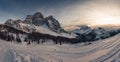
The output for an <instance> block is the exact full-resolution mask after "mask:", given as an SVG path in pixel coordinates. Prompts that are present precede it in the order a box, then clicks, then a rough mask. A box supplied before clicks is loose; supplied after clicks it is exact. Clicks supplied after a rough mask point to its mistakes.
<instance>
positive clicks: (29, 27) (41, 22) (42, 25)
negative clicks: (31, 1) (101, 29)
mask: <svg viewBox="0 0 120 62" xmlns="http://www.w3.org/2000/svg"><path fill="white" fill-rule="evenodd" d="M5 25H7V26H11V27H14V28H16V29H19V30H22V31H25V32H40V33H44V34H50V35H54V36H64V37H71V38H73V37H75V36H73V35H70V34H69V33H67V32H66V31H65V30H64V29H63V28H62V27H61V25H60V23H59V22H58V20H56V19H55V18H54V17H53V16H48V17H43V15H42V14H41V13H40V12H36V13H35V14H33V15H27V16H26V18H25V20H23V21H22V20H12V19H8V20H7V21H6V22H5Z"/></svg>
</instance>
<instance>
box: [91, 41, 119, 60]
mask: <svg viewBox="0 0 120 62" xmlns="http://www.w3.org/2000/svg"><path fill="white" fill-rule="evenodd" d="M118 41H120V39H119V40H118ZM119 47H120V43H118V44H117V45H116V47H114V48H113V49H112V50H111V51H110V52H108V53H107V54H106V55H103V56H101V57H99V58H97V59H94V60H92V61H90V62H104V61H106V60H108V59H109V58H111V57H113V56H114V55H115V54H117V53H118V52H119V51H120V48H119Z"/></svg>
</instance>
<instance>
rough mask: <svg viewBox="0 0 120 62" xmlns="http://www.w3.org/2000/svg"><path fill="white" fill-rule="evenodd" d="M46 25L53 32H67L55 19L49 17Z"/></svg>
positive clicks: (46, 19)
mask: <svg viewBox="0 0 120 62" xmlns="http://www.w3.org/2000/svg"><path fill="white" fill-rule="evenodd" d="M44 21H45V24H46V25H47V26H48V27H49V28H50V29H51V30H52V31H55V32H57V33H61V32H65V31H64V30H63V29H62V27H61V26H60V23H59V22H58V21H57V20H56V19H55V18H54V17H53V16H48V17H46V18H45V20H44Z"/></svg>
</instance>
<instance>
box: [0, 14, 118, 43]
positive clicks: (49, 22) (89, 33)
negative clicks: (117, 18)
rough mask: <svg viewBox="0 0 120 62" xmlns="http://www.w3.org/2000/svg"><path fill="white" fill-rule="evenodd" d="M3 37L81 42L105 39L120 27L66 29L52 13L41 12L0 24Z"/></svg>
mask: <svg viewBox="0 0 120 62" xmlns="http://www.w3.org/2000/svg"><path fill="white" fill-rule="evenodd" d="M0 26H1V27H0V35H1V37H0V38H1V39H3V40H7V41H15V42H27V43H28V44H31V43H34V42H35V43H38V44H39V43H46V42H52V43H54V44H58V43H59V44H62V43H69V44H74V43H80V42H89V41H95V40H100V39H105V38H108V37H111V36H114V35H116V34H118V33H120V29H111V30H107V29H106V28H103V27H97V28H91V27H89V26H87V25H79V26H77V28H76V29H73V30H71V31H65V30H64V29H63V28H62V27H61V25H60V23H59V22H58V20H56V19H55V18H54V17H53V16H52V15H50V16H48V17H44V16H43V15H42V14H41V12H36V13H35V14H33V15H27V16H26V18H25V20H23V21H22V20H12V19H8V20H7V21H6V22H5V23H4V24H2V25H0Z"/></svg>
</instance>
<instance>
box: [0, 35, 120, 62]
mask: <svg viewBox="0 0 120 62" xmlns="http://www.w3.org/2000/svg"><path fill="white" fill-rule="evenodd" d="M119 37H120V34H118V35H116V36H114V37H111V38H108V39H104V40H99V41H94V42H92V44H90V45H84V43H80V44H73V45H69V44H63V45H53V44H52V45H51V44H50V45H47V44H40V45H38V44H34V45H25V44H16V43H11V42H7V41H3V40H0V62H111V61H112V62H119V61H120V48H119V47H120V38H119Z"/></svg>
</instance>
